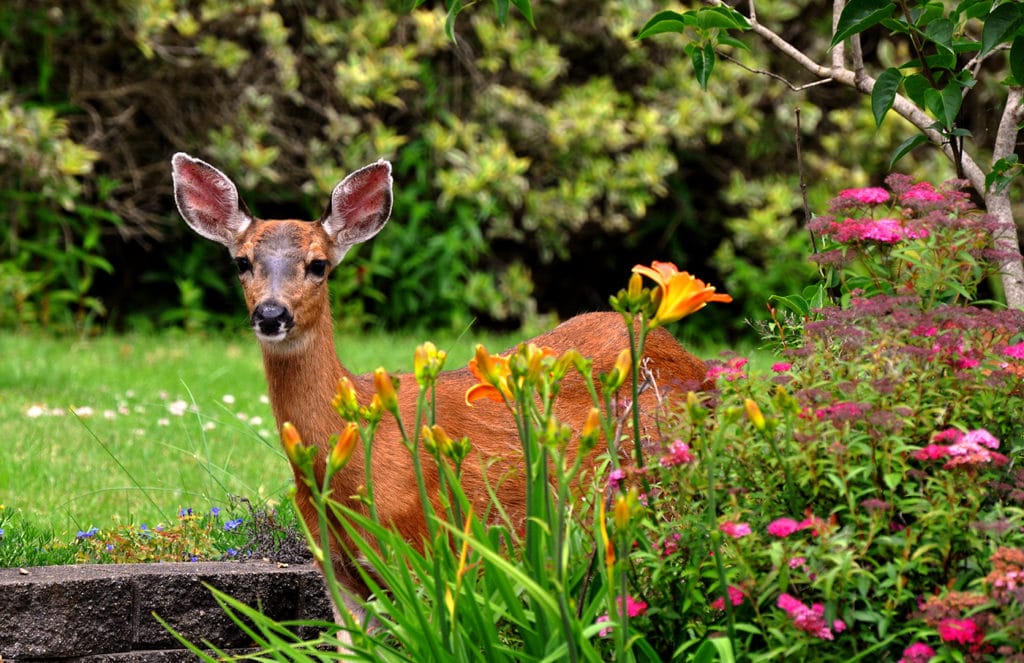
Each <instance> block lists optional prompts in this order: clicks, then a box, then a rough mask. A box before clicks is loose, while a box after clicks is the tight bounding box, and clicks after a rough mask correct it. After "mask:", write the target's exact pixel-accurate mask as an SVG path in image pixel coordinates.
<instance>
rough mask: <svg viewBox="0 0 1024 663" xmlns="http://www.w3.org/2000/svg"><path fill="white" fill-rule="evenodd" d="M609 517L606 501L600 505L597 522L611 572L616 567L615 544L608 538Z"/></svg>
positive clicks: (606, 561) (607, 564) (602, 501)
mask: <svg viewBox="0 0 1024 663" xmlns="http://www.w3.org/2000/svg"><path fill="white" fill-rule="evenodd" d="M607 520H608V516H607V515H606V514H605V507H604V500H601V501H600V502H599V503H598V516H597V522H598V525H599V527H600V532H601V544H602V545H603V546H604V563H605V566H607V567H608V570H609V571H611V568H612V566H614V565H615V544H614V543H613V542H612V540H611V538H610V537H609V536H608V525H607Z"/></svg>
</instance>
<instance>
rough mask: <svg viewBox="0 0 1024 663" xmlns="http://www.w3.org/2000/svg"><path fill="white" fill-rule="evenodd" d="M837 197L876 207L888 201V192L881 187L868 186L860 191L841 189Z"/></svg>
mask: <svg viewBox="0 0 1024 663" xmlns="http://www.w3.org/2000/svg"><path fill="white" fill-rule="evenodd" d="M839 197H840V198H843V199H845V200H852V201H854V202H858V203H862V204H864V205H877V204H880V203H885V202H888V201H889V192H888V191H886V190H885V189H883V188H882V187H878V186H869V187H864V188H861V189H843V190H842V191H840V192H839Z"/></svg>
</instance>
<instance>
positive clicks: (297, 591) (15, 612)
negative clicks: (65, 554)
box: [0, 562, 331, 663]
mask: <svg viewBox="0 0 1024 663" xmlns="http://www.w3.org/2000/svg"><path fill="white" fill-rule="evenodd" d="M204 583H206V584H209V585H211V586H213V587H216V588H217V589H219V590H221V591H223V592H224V593H226V594H228V595H229V596H231V597H233V598H235V599H238V600H239V601H242V602H243V603H245V604H247V605H251V606H256V605H259V606H261V608H262V611H263V612H264V614H266V615H269V616H271V617H273V618H274V619H277V620H294V619H301V620H320V621H330V620H331V609H330V601H329V599H328V597H327V594H326V591H325V589H324V586H323V580H322V578H321V576H320V573H319V572H318V571H317V570H316V569H315V568H314V567H313V566H311V565H296V566H290V567H289V566H283V565H277V564H272V563H269V562H197V563H181V564H167V563H160V564H95V565H75V566H46V567H33V568H28V569H0V661H2V662H3V663H7V662H9V661H56V660H60V661H82V662H87V663H107V662H109V663H115V662H125V663H127V662H131V663H150V662H152V663H165V662H166V663H170V662H172V661H189V660H194V659H195V656H193V655H192V654H190V653H189V652H188V651H187V650H185V649H183V648H182V647H181V645H180V643H179V642H178V641H177V640H176V639H175V638H174V636H172V635H171V634H170V633H169V632H168V631H167V630H166V629H164V627H163V626H161V625H160V623H159V622H157V621H156V620H155V619H154V618H153V614H154V613H156V614H157V615H160V617H161V618H162V619H163V620H164V621H166V622H167V623H169V624H170V625H171V626H172V627H173V628H174V629H175V630H177V631H178V632H179V633H181V634H182V635H184V636H185V637H186V638H187V639H188V640H189V641H190V642H194V643H202V642H203V641H208V642H210V643H211V644H213V645H214V646H216V647H217V648H219V649H222V650H245V649H248V648H250V647H252V646H253V644H254V643H253V642H252V641H251V640H249V639H248V638H247V637H246V636H245V634H244V633H243V632H242V631H241V629H239V628H238V627H237V626H236V625H235V624H234V623H233V622H232V621H231V620H230V618H229V617H228V616H227V615H226V614H225V613H224V612H223V611H222V610H221V608H220V607H219V606H218V605H217V603H216V601H214V599H213V596H212V595H211V594H210V591H209V590H208V589H207V588H206V587H205V586H204ZM300 635H302V636H303V637H314V636H315V633H300Z"/></svg>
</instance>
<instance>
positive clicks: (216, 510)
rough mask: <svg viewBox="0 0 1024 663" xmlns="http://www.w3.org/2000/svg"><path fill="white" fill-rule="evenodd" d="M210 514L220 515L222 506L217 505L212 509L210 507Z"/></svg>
mask: <svg viewBox="0 0 1024 663" xmlns="http://www.w3.org/2000/svg"><path fill="white" fill-rule="evenodd" d="M210 515H211V516H213V517H214V518H216V517H218V516H220V507H219V506H215V507H213V508H212V509H210Z"/></svg>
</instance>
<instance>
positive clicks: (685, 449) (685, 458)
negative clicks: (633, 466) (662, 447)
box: [658, 440, 693, 467]
mask: <svg viewBox="0 0 1024 663" xmlns="http://www.w3.org/2000/svg"><path fill="white" fill-rule="evenodd" d="M658 462H659V463H661V466H662V467H675V466H677V465H685V464H687V463H692V462H693V454H691V453H690V446H689V445H688V444H686V443H685V442H683V441H682V440H676V441H674V442H673V443H672V444H670V445H669V446H668V449H667V450H666V452H665V455H664V456H662V457H661V459H660V460H659V461H658Z"/></svg>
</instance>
